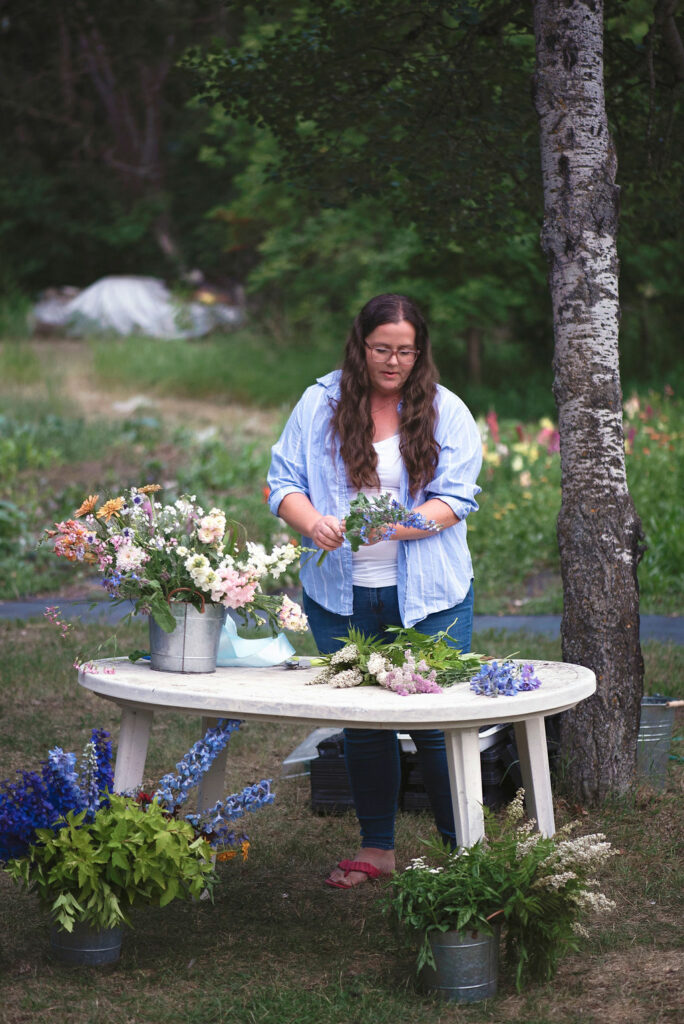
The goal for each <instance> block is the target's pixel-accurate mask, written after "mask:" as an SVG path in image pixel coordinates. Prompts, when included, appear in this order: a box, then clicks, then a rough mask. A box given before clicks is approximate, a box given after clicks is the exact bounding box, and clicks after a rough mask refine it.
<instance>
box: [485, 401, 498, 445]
mask: <svg viewBox="0 0 684 1024" xmlns="http://www.w3.org/2000/svg"><path fill="white" fill-rule="evenodd" d="M485 421H486V423H487V426H488V427H489V432H490V434H491V435H492V441H493V442H494V444H498V442H499V420H498V419H497V415H496V413H495V411H494V410H493V409H490V410H489V412H488V413H487V415H486V416H485Z"/></svg>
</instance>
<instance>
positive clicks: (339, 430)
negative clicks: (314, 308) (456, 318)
mask: <svg viewBox="0 0 684 1024" xmlns="http://www.w3.org/2000/svg"><path fill="white" fill-rule="evenodd" d="M402 320H406V321H407V322H408V323H410V324H412V325H413V328H414V330H415V332H416V348H417V349H418V353H419V354H418V356H417V357H416V361H415V363H414V364H413V369H412V370H411V374H410V376H409V377H408V379H407V381H406V383H405V384H404V387H403V390H402V394H401V401H402V407H401V414H400V418H399V450H400V451H401V456H402V459H403V460H404V465H405V466H406V470H407V472H408V477H409V481H410V491H411V494H412V495H415V494H416V493H417V491H419V490H420V488H421V487H425V485H426V484H428V483H429V482H430V480H432V478H433V476H434V473H435V469H436V467H437V459H438V456H439V445H438V443H437V441H436V440H435V419H436V415H437V413H436V410H435V404H434V399H435V390H436V383H437V380H438V373H437V367H436V366H435V364H434V362H433V360H432V351H431V348H430V336H429V334H428V329H427V324H426V323H425V320H424V318H423V315H422V313H421V312H420V310H419V309H418V307H417V306H416V305H415V303H413V302H412V301H411V300H410V299H407V298H406V297H405V296H404V295H392V294H388V295H376V296H375V298H373V299H371V300H370V302H367V303H366V305H365V306H364V307H363V309H362V310H361V312H360V313H359V315H358V316H357V317H356V319H355V320H354V323H353V324H352V328H351V331H350V332H349V337H348V338H347V343H346V346H345V350H344V361H343V363H342V378H341V381H340V391H341V393H340V400H339V402H338V403H337V406H336V408H335V409H334V411H333V416H332V420H331V427H332V431H333V436H336V437H337V438H339V442H340V454H341V455H342V459H343V461H344V464H345V466H346V469H347V475H348V477H349V480H350V482H351V483H352V484H353V486H354V487H356V488H358V489H359V490H360V489H361V488H363V487H369V488H371V487H379V486H380V480H379V478H378V473H377V465H378V456H377V453H376V451H375V449H374V448H373V430H374V428H373V417H372V416H371V382H370V377H369V376H368V369H367V363H366V347H365V344H364V343H365V341H366V338H367V337H368V335H369V334H372V333H373V331H374V330H375V328H376V327H380V326H382V325H383V324H398V323H401V321H402Z"/></svg>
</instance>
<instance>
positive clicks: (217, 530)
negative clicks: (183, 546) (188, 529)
mask: <svg viewBox="0 0 684 1024" xmlns="http://www.w3.org/2000/svg"><path fill="white" fill-rule="evenodd" d="M225 532H226V516H225V513H224V512H222V511H221V509H219V508H212V509H211V511H210V512H209V513H208V515H206V516H203V517H202V518H201V519H200V521H199V525H198V528H197V538H198V540H200V541H201V542H202V544H217V543H218V542H219V541H220V540H222V539H223V535H224V533H225Z"/></svg>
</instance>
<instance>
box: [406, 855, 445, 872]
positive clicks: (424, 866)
mask: <svg viewBox="0 0 684 1024" xmlns="http://www.w3.org/2000/svg"><path fill="white" fill-rule="evenodd" d="M405 870H406V871H425V872H426V873H427V874H428V875H441V873H442V872H443V871H444V868H443V867H437V868H432V867H430V865H429V864H428V863H427V861H426V860H425V857H414V858H413V860H412V861H411V863H410V864H407V865H406V868H405Z"/></svg>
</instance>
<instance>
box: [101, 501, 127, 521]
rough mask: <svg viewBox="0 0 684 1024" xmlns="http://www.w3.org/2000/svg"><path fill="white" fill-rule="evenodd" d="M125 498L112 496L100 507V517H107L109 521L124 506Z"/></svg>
mask: <svg viewBox="0 0 684 1024" xmlns="http://www.w3.org/2000/svg"><path fill="white" fill-rule="evenodd" d="M123 505H124V500H123V498H110V499H109V501H105V503H104V505H103V506H102V507H101V508H99V509H98V510H97V512H96V515H97V518H98V519H105V520H106V521H107V522H109V520H110V519H111V518H112V516H115V515H117V514H118V512H119V510H120V509H122V508H123Z"/></svg>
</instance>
